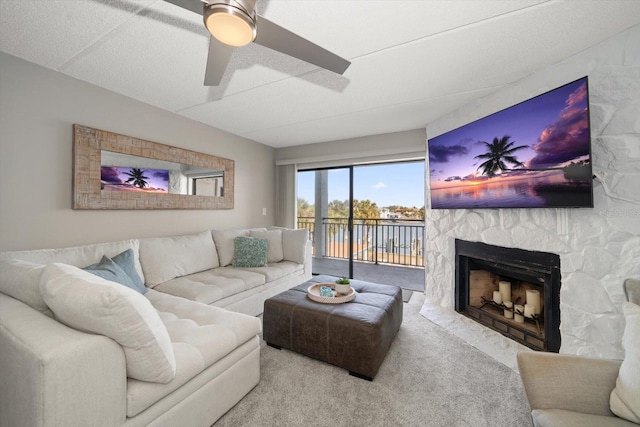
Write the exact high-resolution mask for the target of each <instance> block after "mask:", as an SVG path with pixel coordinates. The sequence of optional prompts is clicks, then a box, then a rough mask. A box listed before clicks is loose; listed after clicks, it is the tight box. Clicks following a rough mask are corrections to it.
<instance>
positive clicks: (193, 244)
mask: <svg viewBox="0 0 640 427" xmlns="http://www.w3.org/2000/svg"><path fill="white" fill-rule="evenodd" d="M140 263H141V264H142V269H143V270H144V277H145V280H146V283H147V286H149V287H150V288H153V287H154V286H156V285H158V284H160V283H163V282H166V281H167V280H171V279H175V278H176V277H182V276H186V275H188V274H193V273H199V272H200V271H205V270H209V269H211V268H216V267H219V266H220V264H219V262H218V253H217V251H216V246H215V245H214V244H213V239H212V238H211V233H210V232H209V231H203V232H201V233H198V234H190V235H185V236H174V237H154V238H148V239H141V240H140Z"/></svg>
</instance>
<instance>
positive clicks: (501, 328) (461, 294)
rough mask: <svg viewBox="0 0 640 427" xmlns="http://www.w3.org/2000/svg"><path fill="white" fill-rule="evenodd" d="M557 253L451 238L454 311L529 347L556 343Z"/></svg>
mask: <svg viewBox="0 0 640 427" xmlns="http://www.w3.org/2000/svg"><path fill="white" fill-rule="evenodd" d="M559 302H560V257H559V256H558V255H555V254H550V253H547V252H532V251H526V250H522V249H513V248H503V247H499V246H492V245H487V244H484V243H477V242H467V241H464V240H456V311H458V312H460V313H462V314H465V315H466V316H468V317H470V318H472V319H474V320H476V321H477V322H479V323H481V324H483V325H485V326H487V327H489V328H491V329H494V330H496V331H498V332H500V333H502V334H503V335H505V336H507V337H509V338H511V339H513V340H515V341H518V342H520V343H521V344H524V345H526V346H528V347H530V348H533V349H535V350H542V351H553V352H557V351H559V349H560V304H559Z"/></svg>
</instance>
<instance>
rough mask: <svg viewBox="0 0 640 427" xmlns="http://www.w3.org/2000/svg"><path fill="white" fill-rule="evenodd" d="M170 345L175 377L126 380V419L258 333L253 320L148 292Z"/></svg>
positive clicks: (238, 314) (175, 388)
mask: <svg viewBox="0 0 640 427" xmlns="http://www.w3.org/2000/svg"><path fill="white" fill-rule="evenodd" d="M145 296H146V297H147V298H148V299H149V301H151V304H152V305H153V306H154V307H155V308H156V310H158V312H159V314H160V318H161V319H162V322H163V323H164V324H165V326H166V328H167V331H168V332H169V337H170V339H171V341H172V343H173V348H174V354H175V356H176V376H175V378H174V379H173V380H172V381H171V382H169V383H167V384H154V383H149V382H144V381H136V380H129V381H128V387H127V416H128V417H133V416H135V415H137V414H139V413H140V412H142V411H144V410H145V409H147V408H148V407H149V406H151V405H153V404H154V403H155V402H157V401H159V400H160V399H162V398H163V397H165V396H167V395H168V394H170V393H172V392H173V391H175V390H177V389H178V388H179V387H180V386H182V385H184V384H185V383H187V382H188V381H189V380H190V379H192V378H194V377H195V376H196V375H198V374H199V373H201V372H202V371H204V370H205V369H207V368H208V367H209V366H211V365H213V364H214V363H216V362H218V361H219V360H221V359H223V358H224V357H226V356H227V355H229V354H230V353H232V352H233V351H234V350H235V349H236V348H238V347H240V346H241V345H242V344H244V343H246V342H247V341H249V340H251V339H253V338H255V337H256V335H258V334H259V333H260V332H261V329H262V325H261V323H260V320H259V319H258V318H256V317H252V316H248V315H246V314H241V313H235V312H231V311H228V310H225V309H222V308H218V307H213V306H209V305H206V304H202V303H199V302H195V301H189V300H186V299H184V298H179V297H175V296H172V295H167V294H165V293H163V292H157V291H155V290H149V291H148V292H147V294H146V295H145Z"/></svg>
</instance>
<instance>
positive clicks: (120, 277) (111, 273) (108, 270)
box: [83, 251, 147, 294]
mask: <svg viewBox="0 0 640 427" xmlns="http://www.w3.org/2000/svg"><path fill="white" fill-rule="evenodd" d="M125 252H126V251H125ZM123 253H124V252H123ZM120 255H122V254H119V255H117V256H120ZM115 258H116V257H114V259H115ZM122 258H123V257H121V258H119V260H120V261H121V262H122ZM124 258H125V259H126V256H125V257H124ZM114 259H111V258H108V257H106V256H103V257H102V259H101V260H100V262H99V263H97V264H91V265H89V266H87V267H85V268H83V270H84V271H87V272H89V273H91V274H94V275H96V276H98V277H102V278H103V279H106V280H110V281H112V282H116V283H119V284H121V285H124V286H126V287H128V288H131V289H133V290H134V291H136V292H139V293H141V294H144V293H145V292H146V291H147V288H146V287H145V286H144V285H142V288H140V287H139V285H136V283H135V282H134V280H132V278H131V277H130V276H129V274H127V272H126V271H125V270H124V269H123V268H122V267H120V265H118V263H116V262H115V260H114ZM136 276H138V273H136ZM138 280H139V281H140V282H142V281H141V280H140V277H139V276H138Z"/></svg>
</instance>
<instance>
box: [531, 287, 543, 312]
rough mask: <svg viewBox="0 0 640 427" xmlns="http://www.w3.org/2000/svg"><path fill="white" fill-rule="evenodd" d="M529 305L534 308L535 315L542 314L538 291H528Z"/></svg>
mask: <svg viewBox="0 0 640 427" xmlns="http://www.w3.org/2000/svg"><path fill="white" fill-rule="evenodd" d="M527 304H528V305H532V306H533V307H534V314H540V312H541V311H542V310H541V308H542V307H541V305H540V291H538V290H536V289H527Z"/></svg>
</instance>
